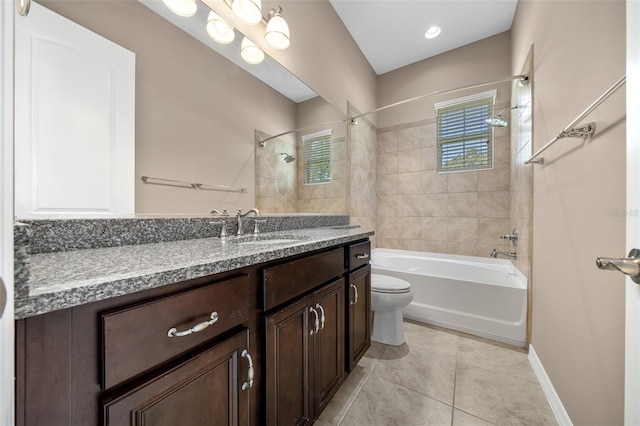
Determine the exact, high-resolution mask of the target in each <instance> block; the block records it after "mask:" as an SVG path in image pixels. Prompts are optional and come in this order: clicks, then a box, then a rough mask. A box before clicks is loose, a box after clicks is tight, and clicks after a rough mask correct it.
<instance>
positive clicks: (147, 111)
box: [39, 0, 347, 215]
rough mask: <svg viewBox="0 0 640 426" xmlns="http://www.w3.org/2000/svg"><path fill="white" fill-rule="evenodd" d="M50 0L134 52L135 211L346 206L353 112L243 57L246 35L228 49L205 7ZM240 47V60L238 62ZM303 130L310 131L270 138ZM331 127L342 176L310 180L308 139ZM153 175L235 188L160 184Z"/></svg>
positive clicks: (272, 65) (334, 160)
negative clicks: (191, 12) (209, 29)
mask: <svg viewBox="0 0 640 426" xmlns="http://www.w3.org/2000/svg"><path fill="white" fill-rule="evenodd" d="M39 3H40V4H42V5H44V6H45V7H47V8H49V9H51V10H53V11H54V12H56V13H58V14H60V15H62V16H64V17H66V18H68V19H70V20H72V21H74V22H76V23H78V24H80V25H82V26H83V27H85V28H87V29H89V30H91V31H93V32H95V33H97V34H99V35H101V36H103V37H105V38H107V39H109V40H111V41H113V42H114V43H116V44H118V45H120V46H122V47H124V48H125V49H128V50H130V51H131V52H133V53H135V57H136V60H135V62H136V71H135V98H136V99H135V180H136V182H135V194H136V195H135V213H136V214H138V215H182V214H185V215H206V214H209V212H210V211H211V210H212V209H214V208H216V209H218V210H222V209H227V210H229V211H231V212H233V211H235V210H236V209H237V208H242V209H245V210H246V209H249V208H252V207H256V206H257V207H258V208H260V209H261V212H263V213H267V214H268V213H299V212H302V213H340V214H346V213H347V211H346V210H347V209H346V167H347V164H346V137H345V136H346V124H345V122H344V121H343V120H344V115H343V114H342V113H340V112H338V111H337V110H336V109H335V108H334V107H332V106H331V105H329V104H328V103H327V102H326V101H324V100H323V99H322V98H320V97H318V96H316V94H315V93H314V92H313V91H312V90H310V89H309V88H307V87H306V86H305V85H304V84H303V83H301V82H300V81H297V80H296V79H295V77H293V76H292V75H291V74H289V73H288V72H287V71H286V70H285V69H284V68H283V67H281V66H280V65H279V64H277V63H276V62H275V61H273V60H271V59H270V58H267V59H266V60H265V62H263V63H262V64H259V65H248V64H239V63H238V59H237V56H238V55H237V52H238V51H239V48H238V46H239V43H240V42H241V39H242V34H236V42H235V44H232V45H227V46H222V45H217V44H216V43H215V42H213V41H212V40H210V39H209V38H208V35H207V33H206V29H205V26H206V17H207V14H208V12H209V10H208V9H207V7H206V6H205V5H204V4H202V3H198V6H199V9H200V11H199V12H198V13H197V14H196V15H195V16H193V17H190V18H182V17H177V16H172V14H171V12H168V11H167V10H165V6H164V4H163V3H162V2H161V1H156V0H153V1H145V2H144V3H142V2H139V1H137V0H127V1H107V0H80V1H73V2H69V1H64V0H42V1H40V2H39ZM168 19H171V21H169V20H168ZM292 37H293V36H292ZM214 48H215V49H216V50H214ZM234 55H235V56H236V62H234V61H232V60H229V59H227V56H228V57H232V56H234ZM251 67H254V68H253V69H252V68H251ZM247 69H249V70H252V72H253V71H256V75H257V76H258V77H256V76H254V75H253V74H252V73H250V72H248V71H247ZM283 75H284V76H286V77H283ZM292 81H293V83H292ZM267 82H268V84H267ZM327 122H330V123H332V124H329V125H328V127H327V126H316V125H318V124H322V123H327ZM314 126H315V127H314ZM300 128H303V129H310V130H309V131H305V130H303V131H297V132H292V133H289V134H286V135H283V136H280V137H278V138H274V139H271V140H270V141H268V142H267V143H265V144H260V143H259V142H260V141H261V140H263V139H265V138H269V137H271V136H275V135H281V134H282V133H285V132H288V131H290V130H293V129H300ZM327 129H329V130H331V135H332V137H331V141H332V147H333V149H332V151H331V167H332V172H331V180H330V181H329V182H325V183H323V184H315V185H308V184H305V181H304V173H305V167H304V158H305V151H304V143H303V139H304V138H305V137H307V136H308V135H310V134H313V133H316V132H319V131H325V130H327ZM282 153H287V154H289V155H290V156H291V158H295V160H290V158H289V157H285V156H284V155H282ZM286 160H289V161H286ZM143 176H146V177H150V178H158V179H170V180H176V181H183V182H198V183H203V184H205V185H210V186H212V187H218V186H220V187H226V188H229V189H230V191H218V190H210V191H209V190H200V189H196V188H194V189H190V188H184V187H178V186H165V185H153V184H149V183H145V182H144V181H143V180H142V177H143ZM323 199H324V200H325V201H326V200H327V199H331V202H320V201H319V200H323Z"/></svg>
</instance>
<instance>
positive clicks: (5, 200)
mask: <svg viewBox="0 0 640 426" xmlns="http://www.w3.org/2000/svg"><path fill="white" fill-rule="evenodd" d="M14 16H15V2H14V1H11V0H7V1H0V64H1V65H0V111H1V113H0V244H1V245H0V276H2V279H3V281H4V282H5V286H6V290H7V305H6V308H5V311H4V314H3V315H2V318H0V424H3V425H13V424H14V423H15V403H14V401H15V367H14V365H15V355H14V347H15V338H14V336H15V323H14V305H13V303H14V295H13V221H14V202H13V90H14V89H13V69H14V67H13V63H14V61H13V50H14Z"/></svg>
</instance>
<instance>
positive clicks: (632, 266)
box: [596, 248, 640, 284]
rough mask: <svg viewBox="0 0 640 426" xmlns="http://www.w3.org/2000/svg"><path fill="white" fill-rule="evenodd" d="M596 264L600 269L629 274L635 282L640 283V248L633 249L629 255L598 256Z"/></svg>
mask: <svg viewBox="0 0 640 426" xmlns="http://www.w3.org/2000/svg"><path fill="white" fill-rule="evenodd" d="M596 266H597V267H598V268H600V269H605V270H610V271H619V272H622V273H623V274H625V275H629V276H630V277H631V279H632V280H633V282H635V283H636V284H640V249H637V248H634V249H631V251H630V252H629V257H618V258H610V257H598V258H597V259H596Z"/></svg>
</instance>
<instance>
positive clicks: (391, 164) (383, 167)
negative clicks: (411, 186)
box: [378, 153, 398, 175]
mask: <svg viewBox="0 0 640 426" xmlns="http://www.w3.org/2000/svg"><path fill="white" fill-rule="evenodd" d="M391 173H398V154H397V153H389V154H380V155H378V174H379V175H388V174H391Z"/></svg>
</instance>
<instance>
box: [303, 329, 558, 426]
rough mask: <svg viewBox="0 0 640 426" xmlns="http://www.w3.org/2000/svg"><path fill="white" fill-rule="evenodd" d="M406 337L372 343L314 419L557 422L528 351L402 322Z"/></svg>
mask: <svg viewBox="0 0 640 426" xmlns="http://www.w3.org/2000/svg"><path fill="white" fill-rule="evenodd" d="M405 332H406V336H407V342H406V343H405V344H404V345H402V346H399V347H396V346H388V345H383V344H380V343H375V342H373V343H372V346H371V349H369V351H368V352H367V353H366V354H365V356H364V357H363V358H362V360H361V361H360V362H359V363H358V366H357V367H356V369H355V370H354V371H353V372H352V373H351V374H350V375H349V377H347V380H346V381H345V383H344V384H343V385H342V387H341V388H340V389H339V390H338V392H337V394H336V395H335V396H334V398H333V400H332V401H331V402H330V403H329V405H328V406H327V408H326V409H325V410H324V412H323V413H322V415H321V416H320V418H319V419H318V421H317V422H316V423H315V424H316V425H318V426H327V425H341V426H360V425H363V426H364V425H380V426H387V425H454V426H462V425H557V421H556V419H555V416H554V415H553V412H552V411H551V407H550V406H549V403H548V402H547V399H546V397H545V395H544V393H543V392H542V388H541V387H540V384H539V383H538V380H537V378H536V376H535V374H534V373H533V370H532V369H531V365H530V364H529V360H528V358H527V354H526V353H524V352H522V351H518V350H514V349H512V348H509V347H505V346H504V345H500V344H494V343H492V342H490V341H487V340H484V339H478V338H474V337H472V336H468V335H464V334H460V333H455V332H449V331H447V330H443V329H439V328H434V327H429V326H425V325H421V324H417V323H411V322H405Z"/></svg>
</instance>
